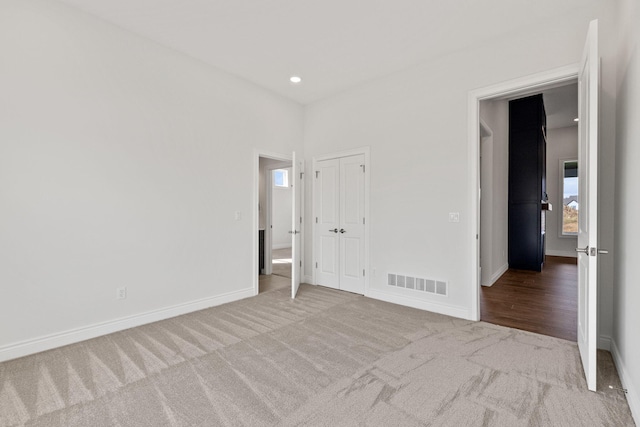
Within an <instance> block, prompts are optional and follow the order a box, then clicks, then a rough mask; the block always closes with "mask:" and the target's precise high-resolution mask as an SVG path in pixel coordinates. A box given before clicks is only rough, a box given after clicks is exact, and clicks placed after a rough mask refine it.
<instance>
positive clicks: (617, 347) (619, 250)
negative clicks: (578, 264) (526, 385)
mask: <svg viewBox="0 0 640 427" xmlns="http://www.w3.org/2000/svg"><path fill="white" fill-rule="evenodd" d="M620 4H621V9H620V24H619V28H620V33H619V36H620V42H619V51H618V63H617V65H618V87H617V98H616V99H617V118H618V121H617V129H616V130H617V132H616V139H617V153H616V154H617V156H616V192H617V195H616V240H615V242H616V245H615V249H614V251H613V252H612V253H611V254H610V255H609V256H610V257H613V258H614V259H615V286H614V290H615V293H614V310H613V312H614V334H613V346H612V347H613V355H614V358H615V360H616V366H617V368H618V372H619V374H620V377H621V379H622V381H623V385H624V387H625V388H627V389H628V394H627V400H628V402H629V405H630V406H631V410H632V412H633V414H634V418H635V421H636V423H640V357H638V355H640V334H638V328H637V325H640V310H638V302H639V301H640V286H638V277H640V263H638V261H637V255H636V254H637V252H636V245H637V243H638V238H639V237H640V223H639V222H638V212H640V193H639V192H638V182H640V168H638V159H640V144H638V141H640V121H639V120H638V117H640V53H639V52H638V49H640V28H639V27H638V22H640V6H639V5H638V2H637V1H635V0H622V1H621V2H620ZM603 258H604V257H603ZM603 258H601V259H603Z"/></svg>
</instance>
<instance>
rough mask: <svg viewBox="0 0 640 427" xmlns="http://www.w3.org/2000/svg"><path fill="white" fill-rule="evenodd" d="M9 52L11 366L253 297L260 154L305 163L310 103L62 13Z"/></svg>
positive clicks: (10, 6)
mask: <svg viewBox="0 0 640 427" xmlns="http://www.w3.org/2000/svg"><path fill="white" fill-rule="evenodd" d="M0 52H2V58H1V59H0V61H2V62H1V64H0V93H1V94H2V96H1V97H0V141H1V143H0V218H1V221H0V284H1V288H2V297H1V298H0V360H1V359H2V358H8V357H15V356H16V355H21V354H26V353H28V352H31V351H35V350H38V349H42V348H46V347H47V346H50V345H59V344H61V343H64V342H65V340H67V341H73V339H72V338H73V337H75V338H78V337H81V335H82V334H80V335H78V333H76V334H75V335H74V334H71V337H72V338H69V336H65V335H64V332H65V331H72V330H76V329H78V330H80V331H85V332H86V334H85V335H83V336H82V337H87V336H89V335H91V334H94V333H95V334H97V333H100V332H102V333H104V332H105V331H106V330H108V329H109V327H102V326H101V327H99V328H97V329H92V330H87V329H86V328H87V327H88V326H90V325H96V324H100V323H102V322H107V324H109V322H113V321H115V320H117V319H123V318H126V317H127V316H138V315H140V314H142V313H149V312H153V311H154V310H162V309H165V308H167V307H171V306H177V305H180V304H188V303H192V302H198V304H200V305H199V306H200V307H202V306H203V305H213V304H216V303H219V302H221V301H224V300H229V299H234V298H240V297H243V296H248V295H251V294H252V291H253V288H252V284H253V280H254V277H253V268H252V266H253V265H254V264H255V263H256V258H257V257H256V255H255V254H254V253H253V250H252V244H253V240H254V238H255V236H254V234H255V223H257V218H256V219H255V222H254V219H252V216H253V214H252V213H253V212H254V207H255V195H254V194H255V193H254V191H253V185H254V179H255V171H254V163H253V162H254V149H255V148H259V149H265V150H269V151H272V152H281V153H289V152H291V151H292V150H298V151H301V150H300V149H301V146H300V145H298V146H296V144H300V143H299V141H301V140H302V123H303V116H302V113H303V110H302V108H301V107H300V106H299V105H297V104H295V103H293V102H290V101H287V100H284V99H283V98H280V97H277V96H274V95H272V94H271V93H269V92H267V91H265V90H263V89H260V88H258V87H256V86H254V85H252V84H249V83H247V82H245V81H243V80H241V79H239V78H235V77H232V76H229V75H227V74H225V73H222V72H219V71H216V70H215V69H213V68H211V67H208V66H206V65H204V64H202V63H200V62H197V61H195V60H193V59H191V58H190V57H188V56H186V55H182V54H179V53H177V52H175V51H173V50H170V49H167V48H164V47H161V46H159V45H157V44H154V43H152V42H150V41H147V40H146V39H143V38H140V37H137V36H135V35H133V34H131V33H128V32H126V31H123V30H121V29H119V28H117V27H115V26H112V25H109V24H107V23H104V22H103V21H100V20H98V19H95V18H93V17H91V16H90V15H87V14H84V13H82V12H78V11H76V10H74V9H71V8H67V7H66V6H63V5H60V4H58V3H56V2H50V1H46V0H31V1H22V0H4V1H3V2H2V3H1V4H0ZM236 211H237V212H240V213H241V219H240V220H239V221H236V220H235V219H234V216H235V215H234V214H235V212H236ZM120 286H126V287H127V288H128V297H127V299H125V300H116V298H115V297H116V288H117V287H120ZM180 310H182V308H180ZM178 311H179V310H178ZM173 313H174V314H175V311H174V312H173ZM154 316H156V318H157V316H158V315H157V313H156V314H154ZM151 317H153V316H151ZM147 319H149V317H147ZM131 323H135V321H134V320H127V321H124V323H120V324H118V325H116V326H114V328H115V329H117V328H119V327H126V326H130V325H131ZM103 326H104V325H103ZM100 328H102V329H100ZM76 332H78V331H76ZM47 337H48V338H51V339H49V340H47ZM40 338H44V341H38V339H40Z"/></svg>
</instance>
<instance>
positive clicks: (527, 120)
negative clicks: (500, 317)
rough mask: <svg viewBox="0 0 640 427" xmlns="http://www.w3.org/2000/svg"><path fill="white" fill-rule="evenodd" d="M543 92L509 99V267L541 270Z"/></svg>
mask: <svg viewBox="0 0 640 427" xmlns="http://www.w3.org/2000/svg"><path fill="white" fill-rule="evenodd" d="M546 157H547V147H546V114H545V111H544V103H543V100H542V95H535V96H530V97H527V98H521V99H517V100H514V101H510V102H509V267H510V268H517V269H522V270H534V271H541V270H542V264H543V263H544V240H545V225H544V214H545V213H544V211H543V210H542V201H546V200H547V193H546V192H547V185H546V172H547V171H546Z"/></svg>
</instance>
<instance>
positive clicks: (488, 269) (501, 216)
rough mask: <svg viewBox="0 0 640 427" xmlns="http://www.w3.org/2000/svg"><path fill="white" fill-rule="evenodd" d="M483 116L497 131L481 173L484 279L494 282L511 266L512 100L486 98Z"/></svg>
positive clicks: (486, 282)
mask: <svg viewBox="0 0 640 427" xmlns="http://www.w3.org/2000/svg"><path fill="white" fill-rule="evenodd" d="M480 117H481V118H482V120H483V121H484V122H485V124H487V125H488V126H489V127H490V128H491V131H492V133H493V135H492V138H491V149H490V150H488V152H487V153H486V154H483V157H482V164H483V165H482V176H481V177H480V181H481V186H482V199H481V207H480V209H481V212H480V218H481V224H480V227H481V230H480V234H481V240H480V244H481V245H480V251H481V267H482V278H481V283H482V284H483V285H485V286H490V285H492V284H493V283H495V281H496V280H498V279H499V278H500V276H501V275H502V273H504V272H505V271H506V270H507V268H508V267H509V264H508V240H509V239H508V236H509V207H508V201H509V191H508V190H509V102H508V101H506V100H492V101H482V102H481V103H480ZM481 148H482V145H481ZM485 230H486V232H485Z"/></svg>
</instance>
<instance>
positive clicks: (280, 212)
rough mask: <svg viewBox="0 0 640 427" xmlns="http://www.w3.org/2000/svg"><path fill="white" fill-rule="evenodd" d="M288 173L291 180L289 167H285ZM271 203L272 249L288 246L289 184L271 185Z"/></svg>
mask: <svg viewBox="0 0 640 427" xmlns="http://www.w3.org/2000/svg"><path fill="white" fill-rule="evenodd" d="M285 170H286V171H288V173H289V182H291V178H292V177H291V168H285ZM272 194H273V205H272V209H273V210H272V212H273V216H272V222H273V235H272V236H273V240H272V242H271V247H272V248H273V249H281V248H290V247H291V234H289V230H291V215H292V211H291V198H292V195H293V194H292V191H291V186H289V187H286V188H283V187H275V186H274V187H273V193H272Z"/></svg>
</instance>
